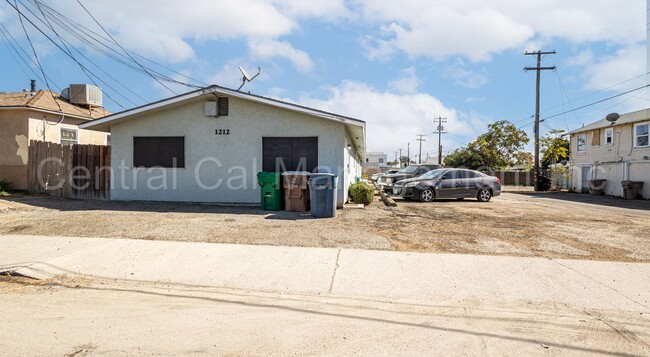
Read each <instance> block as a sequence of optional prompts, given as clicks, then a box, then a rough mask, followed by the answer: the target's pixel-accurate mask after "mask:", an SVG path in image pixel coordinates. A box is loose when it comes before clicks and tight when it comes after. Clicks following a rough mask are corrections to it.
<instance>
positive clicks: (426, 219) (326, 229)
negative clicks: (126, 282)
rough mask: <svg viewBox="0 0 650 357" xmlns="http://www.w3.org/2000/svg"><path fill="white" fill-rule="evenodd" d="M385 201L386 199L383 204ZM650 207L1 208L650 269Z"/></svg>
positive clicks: (61, 226)
mask: <svg viewBox="0 0 650 357" xmlns="http://www.w3.org/2000/svg"><path fill="white" fill-rule="evenodd" d="M376 199H378V198H376ZM649 218H650V201H624V200H621V199H616V198H611V197H591V196H588V195H580V194H570V193H545V194H537V193H530V192H528V193H526V192H519V193H504V194H502V195H501V196H499V197H495V198H494V199H493V200H492V201H491V202H489V203H480V202H477V201H475V200H464V201H456V200H447V201H436V202H433V203H419V202H408V201H402V200H398V207H386V206H384V205H383V204H382V203H381V202H380V201H377V202H374V203H373V204H371V205H370V206H367V207H366V208H365V209H343V210H339V212H338V217H337V218H335V219H313V218H311V216H310V215H309V214H308V213H292V212H265V211H261V210H259V209H257V208H253V207H221V206H215V205H203V204H185V203H160V202H117V201H85V200H62V199H55V198H51V197H46V196H21V195H12V196H9V197H1V198H0V234H33V235H47V236H73V237H123V238H135V239H158V240H177V241H196V242H219V243H245V244H267V245H288V246H314V247H341V248H359V249H378V250H399V251H422V252H448V253H466V254H491V255H515V256H540V257H552V258H572V259H591V260H612V261H646V262H647V261H650V219H649Z"/></svg>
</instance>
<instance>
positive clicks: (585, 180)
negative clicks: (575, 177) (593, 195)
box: [581, 166, 591, 193]
mask: <svg viewBox="0 0 650 357" xmlns="http://www.w3.org/2000/svg"><path fill="white" fill-rule="evenodd" d="M590 179H591V166H583V167H582V176H581V181H582V187H581V189H582V193H589V180H590Z"/></svg>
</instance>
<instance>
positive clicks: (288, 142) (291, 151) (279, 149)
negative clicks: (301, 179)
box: [262, 137, 318, 172]
mask: <svg viewBox="0 0 650 357" xmlns="http://www.w3.org/2000/svg"><path fill="white" fill-rule="evenodd" d="M316 167H318V138H317V137H299V138H262V170H264V171H272V172H273V171H279V172H282V171H310V172H311V171H314V169H315V168H316Z"/></svg>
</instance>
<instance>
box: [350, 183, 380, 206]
mask: <svg viewBox="0 0 650 357" xmlns="http://www.w3.org/2000/svg"><path fill="white" fill-rule="evenodd" d="M348 193H349V196H350V198H351V199H352V201H353V202H354V203H363V204H364V205H369V204H370V203H372V199H373V197H374V195H375V188H374V187H372V186H370V185H368V184H366V183H363V182H357V183H355V184H352V185H350V189H349V192H348Z"/></svg>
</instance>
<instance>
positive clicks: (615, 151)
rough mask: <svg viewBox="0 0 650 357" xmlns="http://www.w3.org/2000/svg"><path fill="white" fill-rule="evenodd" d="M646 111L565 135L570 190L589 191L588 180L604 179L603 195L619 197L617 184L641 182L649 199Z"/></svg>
mask: <svg viewBox="0 0 650 357" xmlns="http://www.w3.org/2000/svg"><path fill="white" fill-rule="evenodd" d="M649 132H650V109H644V110H639V111H636V112H631V113H626V114H622V115H620V118H619V119H618V120H616V121H615V122H610V121H607V120H606V119H602V120H599V121H597V122H595V123H591V124H589V125H586V126H584V127H582V128H579V129H576V130H573V131H571V132H569V135H570V137H571V139H570V145H571V146H570V160H569V175H570V188H571V190H572V191H575V192H589V180H593V179H606V180H607V184H606V186H605V188H604V194H606V195H609V196H619V197H623V186H622V185H621V181H643V182H644V183H643V187H642V189H641V191H640V192H639V193H640V194H641V195H642V196H643V198H645V199H650V136H649Z"/></svg>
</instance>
